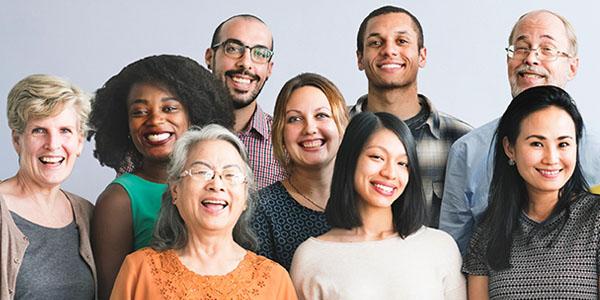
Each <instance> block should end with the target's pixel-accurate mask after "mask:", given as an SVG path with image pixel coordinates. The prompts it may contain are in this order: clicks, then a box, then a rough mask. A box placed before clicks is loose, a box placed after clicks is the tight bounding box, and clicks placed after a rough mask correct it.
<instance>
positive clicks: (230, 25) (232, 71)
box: [205, 17, 273, 109]
mask: <svg viewBox="0 0 600 300" xmlns="http://www.w3.org/2000/svg"><path fill="white" fill-rule="evenodd" d="M229 39H233V40H237V41H240V42H241V43H242V44H244V45H246V46H249V47H254V46H256V45H261V46H264V47H267V48H268V49H271V45H272V37H271V31H270V30H269V28H267V26H266V25H265V24H264V23H262V22H260V21H258V20H256V19H253V18H244V17H238V18H234V19H232V20H230V21H229V22H227V23H225V24H224V25H223V27H222V28H221V32H220V34H219V43H220V42H223V41H226V40H229ZM205 61H206V64H207V65H208V66H209V69H211V70H212V72H213V74H215V76H216V77H217V78H218V79H219V80H221V81H222V82H223V83H224V84H225V86H226V87H227V89H228V90H229V94H230V95H231V97H232V98H233V106H234V108H236V109H240V108H244V107H246V106H248V105H249V104H251V103H252V102H254V100H255V99H256V97H258V94H260V91H261V90H262V88H263V86H264V85H265V82H266V81H267V79H268V78H269V76H271V68H272V67H273V62H271V61H269V62H266V63H256V62H254V61H252V59H251V57H250V52H249V51H248V50H245V53H244V55H243V56H242V57H240V58H232V57H229V56H227V55H225V52H224V51H223V47H218V48H214V49H213V48H209V49H206V53H205Z"/></svg>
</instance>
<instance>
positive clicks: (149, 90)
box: [127, 83, 189, 161]
mask: <svg viewBox="0 0 600 300" xmlns="http://www.w3.org/2000/svg"><path fill="white" fill-rule="evenodd" d="M127 107H128V118H129V134H130V136H131V139H132V141H133V144H134V145H135V148H136V149H137V150H138V151H139V152H140V153H141V154H142V156H143V157H144V159H148V160H153V161H166V160H167V159H168V156H169V154H170V153H171V151H172V150H173V144H174V143H175V141H176V140H177V138H178V137H180V136H181V135H182V134H183V133H184V132H185V131H186V130H187V129H188V127H189V118H188V113H187V110H186V108H185V107H184V106H183V104H182V103H181V102H179V100H177V98H176V97H175V96H174V95H172V94H171V93H170V92H169V91H167V90H166V89H162V88H160V87H158V86H156V85H152V84H148V83H138V84H135V85H133V86H132V87H131V90H130V91H129V96H128V98H127Z"/></svg>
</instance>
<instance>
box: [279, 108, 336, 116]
mask: <svg viewBox="0 0 600 300" xmlns="http://www.w3.org/2000/svg"><path fill="white" fill-rule="evenodd" d="M322 110H326V111H328V112H331V109H329V108H328V107H327V106H321V107H317V109H315V110H314V111H322ZM291 112H297V113H302V112H301V111H300V110H298V109H288V110H286V111H285V113H286V114H288V113H291Z"/></svg>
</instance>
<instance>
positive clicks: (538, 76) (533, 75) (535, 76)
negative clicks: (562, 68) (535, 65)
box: [523, 74, 542, 78]
mask: <svg viewBox="0 0 600 300" xmlns="http://www.w3.org/2000/svg"><path fill="white" fill-rule="evenodd" d="M523 77H525V78H541V77H542V76H540V75H537V74H523Z"/></svg>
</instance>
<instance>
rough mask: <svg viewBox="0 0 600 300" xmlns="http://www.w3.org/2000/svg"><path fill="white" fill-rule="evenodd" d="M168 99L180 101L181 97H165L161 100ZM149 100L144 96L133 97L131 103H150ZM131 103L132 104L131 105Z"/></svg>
mask: <svg viewBox="0 0 600 300" xmlns="http://www.w3.org/2000/svg"><path fill="white" fill-rule="evenodd" d="M167 101H177V102H181V101H179V99H177V98H175V97H164V98H162V99H160V102H167ZM148 102H149V101H148V100H146V99H143V98H137V99H133V101H132V102H131V104H140V103H141V104H148ZM131 104H130V105H131Z"/></svg>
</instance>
